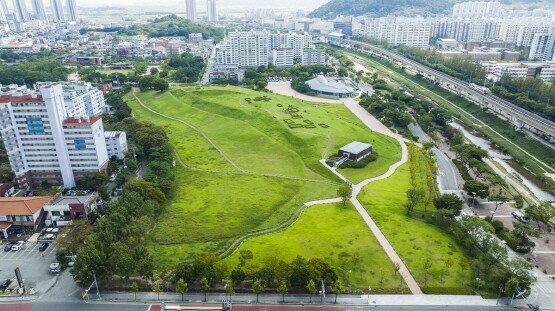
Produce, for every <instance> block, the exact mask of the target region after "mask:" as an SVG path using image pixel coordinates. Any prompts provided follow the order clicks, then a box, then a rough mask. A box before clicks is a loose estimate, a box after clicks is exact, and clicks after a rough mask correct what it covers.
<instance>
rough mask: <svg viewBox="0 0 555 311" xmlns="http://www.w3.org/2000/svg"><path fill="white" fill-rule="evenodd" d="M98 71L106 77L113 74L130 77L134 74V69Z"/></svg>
mask: <svg viewBox="0 0 555 311" xmlns="http://www.w3.org/2000/svg"><path fill="white" fill-rule="evenodd" d="M97 71H98V72H100V73H101V74H105V75H111V74H113V73H118V74H123V75H128V74H130V73H133V72H134V70H133V69H98V70H97Z"/></svg>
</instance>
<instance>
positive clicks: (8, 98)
mask: <svg viewBox="0 0 555 311" xmlns="http://www.w3.org/2000/svg"><path fill="white" fill-rule="evenodd" d="M27 102H35V103H41V102H43V100H42V96H41V95H35V94H7V95H0V103H27Z"/></svg>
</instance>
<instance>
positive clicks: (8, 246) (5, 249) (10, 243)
mask: <svg viewBox="0 0 555 311" xmlns="http://www.w3.org/2000/svg"><path fill="white" fill-rule="evenodd" d="M14 244H15V242H8V243H6V244H4V251H5V252H9V251H11V250H12V246H13V245H14Z"/></svg>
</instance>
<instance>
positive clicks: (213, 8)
mask: <svg viewBox="0 0 555 311" xmlns="http://www.w3.org/2000/svg"><path fill="white" fill-rule="evenodd" d="M206 12H207V13H208V21H209V22H218V21H219V20H220V17H219V16H218V4H217V3H216V0H206Z"/></svg>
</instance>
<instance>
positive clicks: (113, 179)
mask: <svg viewBox="0 0 555 311" xmlns="http://www.w3.org/2000/svg"><path fill="white" fill-rule="evenodd" d="M109 180H110V182H113V181H116V175H114V174H112V176H110V179H109Z"/></svg>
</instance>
